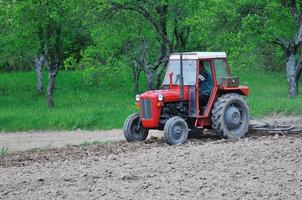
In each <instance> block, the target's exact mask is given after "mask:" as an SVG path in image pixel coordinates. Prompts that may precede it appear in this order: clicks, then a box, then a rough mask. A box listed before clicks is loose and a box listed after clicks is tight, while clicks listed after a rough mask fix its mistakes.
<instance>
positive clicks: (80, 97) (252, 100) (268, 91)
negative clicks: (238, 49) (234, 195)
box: [0, 71, 302, 131]
mask: <svg viewBox="0 0 302 200" xmlns="http://www.w3.org/2000/svg"><path fill="white" fill-rule="evenodd" d="M46 75H47V74H46V73H45V80H46V79H47V77H46ZM236 75H237V76H239V77H240V81H241V84H246V85H249V87H250V88H251V93H250V96H249V97H248V103H249V106H250V110H251V114H253V115H255V116H258V117H259V116H264V115H267V114H269V113H272V112H285V113H290V114H298V115H301V114H302V109H301V106H302V95H301V94H300V95H299V96H298V97H297V98H294V99H288V98H287V84H286V79H285V78H284V74H282V73H268V72H262V71H250V72H243V71H241V72H240V73H236ZM143 81H144V80H142V81H141V85H143V87H144V82H143ZM301 84H302V81H300V85H301ZM45 86H46V85H45ZM135 110H136V106H135V104H134V92H133V84H132V79H131V74H130V73H129V72H125V71H124V72H122V73H119V74H118V75H116V76H113V77H111V78H110V79H108V78H107V79H106V80H104V81H103V82H102V80H101V82H100V84H99V86H86V85H84V84H83V74H82V72H64V71H62V72H60V73H59V75H58V81H57V88H56V91H55V108H54V109H52V110H49V109H47V107H46V99H45V96H38V94H37V90H36V77H35V73H34V72H15V73H4V74H3V73H2V74H0V131H21V130H22V131H27V130H72V129H112V128H121V127H122V125H123V122H124V119H125V118H126V116H127V115H128V114H130V113H132V112H134V111H135Z"/></svg>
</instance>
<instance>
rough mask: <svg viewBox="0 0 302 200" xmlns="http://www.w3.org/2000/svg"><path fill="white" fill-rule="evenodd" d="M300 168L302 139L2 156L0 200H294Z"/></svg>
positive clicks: (156, 143) (152, 143)
mask: <svg viewBox="0 0 302 200" xmlns="http://www.w3.org/2000/svg"><path fill="white" fill-rule="evenodd" d="M281 121H282V120H281ZM293 122H294V123H296V124H298V125H301V124H302V123H301V124H300V121H299V120H298V121H297V120H293ZM113 132H116V133H114V134H113V135H115V136H118V137H120V135H119V134H120V133H121V132H120V131H118V130H115V131H113ZM28 134H32V133H28ZM53 134H54V133H53ZM109 138H110V139H109V140H111V137H109ZM61 139H62V138H61ZM118 139H119V138H117V140H118ZM28 141H30V140H28ZM81 143H83V141H81ZM20 145H22V143H20ZM301 166H302V134H299V135H288V136H282V135H267V136H261V135H259V134H255V135H254V134H252V135H250V136H249V137H247V138H245V139H242V140H239V141H228V140H221V139H218V138H216V137H213V136H211V135H205V136H203V137H202V138H201V139H191V140H189V141H188V143H187V144H185V145H181V146H169V145H166V144H164V143H163V141H162V139H161V138H159V137H151V138H149V139H148V140H147V141H145V142H137V143H127V142H124V141H119V142H115V143H106V144H99V145H91V146H69V147H65V148H54V149H47V150H44V151H40V152H32V151H26V152H22V153H16V154H11V155H7V156H2V157H0V199H297V200H299V199H302V167H301Z"/></svg>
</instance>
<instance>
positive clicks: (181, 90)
mask: <svg viewBox="0 0 302 200" xmlns="http://www.w3.org/2000/svg"><path fill="white" fill-rule="evenodd" d="M180 100H181V101H183V100H184V76H183V59H182V53H181V54H180Z"/></svg>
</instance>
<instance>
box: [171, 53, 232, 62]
mask: <svg viewBox="0 0 302 200" xmlns="http://www.w3.org/2000/svg"><path fill="white" fill-rule="evenodd" d="M180 54H182V58H183V59H192V60H197V59H206V58H226V53H225V52H183V53H173V54H171V55H170V59H180Z"/></svg>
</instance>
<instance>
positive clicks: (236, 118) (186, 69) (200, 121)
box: [124, 52, 249, 144]
mask: <svg viewBox="0 0 302 200" xmlns="http://www.w3.org/2000/svg"><path fill="white" fill-rule="evenodd" d="M248 92H249V89H248V87H246V86H240V85H239V80H238V78H236V77H232V76H231V73H230V69H229V67H228V64H227V60H226V54H225V53H224V52H190V53H175V54H171V55H170V57H169V62H168V66H167V70H166V74H165V77H164V80H163V84H162V88H161V90H154V91H148V92H145V93H143V94H141V95H137V96H136V101H137V104H138V106H139V108H140V113H137V114H133V115H130V116H129V117H128V118H127V119H126V121H125V124H124V136H125V138H126V139H127V140H128V141H135V140H144V139H145V138H146V137H147V135H148V130H149V129H159V130H164V137H165V141H167V143H169V144H181V143H184V142H185V141H186V139H187V136H188V134H189V132H192V131H194V130H195V131H196V130H197V131H199V132H200V133H201V132H202V130H203V129H204V128H207V129H214V130H216V132H217V133H219V134H220V135H221V136H223V137H228V138H239V137H242V136H243V135H244V134H245V133H246V132H247V128H248V120H249V117H248V115H249V113H248V107H247V104H246V102H245V100H244V99H243V98H242V96H247V95H248ZM230 99H231V101H230V103H228V105H225V102H228V101H229V100H230ZM233 101H234V102H233Z"/></svg>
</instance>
